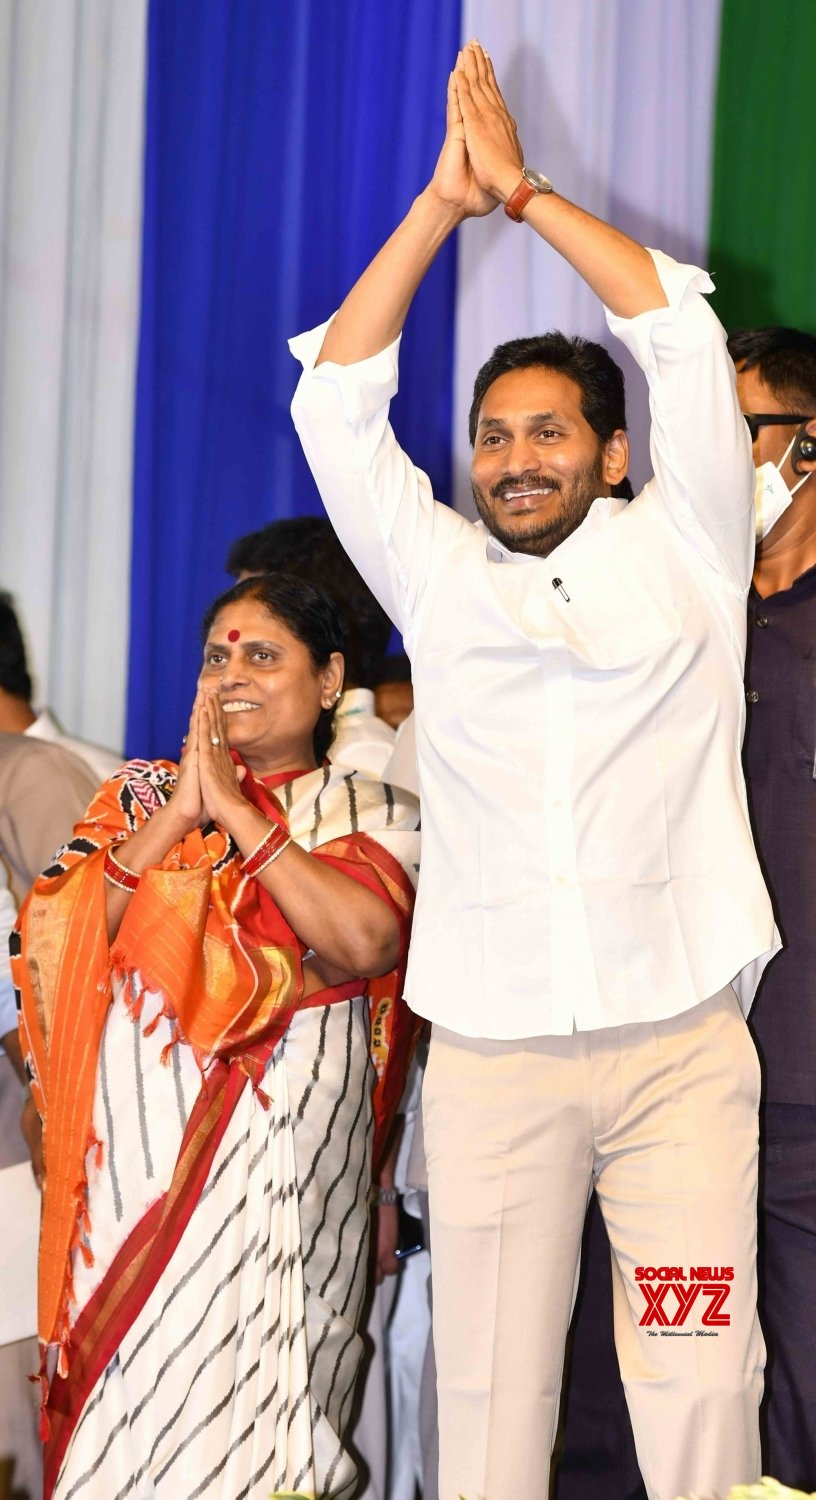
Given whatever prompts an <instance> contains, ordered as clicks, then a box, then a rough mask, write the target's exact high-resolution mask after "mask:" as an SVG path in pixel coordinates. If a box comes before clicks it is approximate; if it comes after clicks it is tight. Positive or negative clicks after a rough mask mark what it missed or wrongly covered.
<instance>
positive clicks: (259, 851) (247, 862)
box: [241, 823, 292, 875]
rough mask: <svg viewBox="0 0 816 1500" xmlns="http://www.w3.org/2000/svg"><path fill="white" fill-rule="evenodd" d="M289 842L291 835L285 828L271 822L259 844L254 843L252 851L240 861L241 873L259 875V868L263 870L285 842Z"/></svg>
mask: <svg viewBox="0 0 816 1500" xmlns="http://www.w3.org/2000/svg"><path fill="white" fill-rule="evenodd" d="M291 842H292V840H291V837H290V835H289V834H288V833H287V831H286V829H285V828H279V827H278V825H277V823H273V825H272V827H271V829H270V830H269V833H267V834H266V835H265V836H264V838H262V839H261V842H260V843H259V844H256V845H255V848H254V849H253V850H252V853H251V854H248V855H247V857H246V859H243V860H242V861H241V870H242V872H243V874H244V875H259V874H260V873H261V870H265V869H266V866H267V865H269V864H271V863H272V860H273V859H277V857H278V855H279V854H282V853H283V851H284V849H285V848H286V846H287V844H290V843H291Z"/></svg>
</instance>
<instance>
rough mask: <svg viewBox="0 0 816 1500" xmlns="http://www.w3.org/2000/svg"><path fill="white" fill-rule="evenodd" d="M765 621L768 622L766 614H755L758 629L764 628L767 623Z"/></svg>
mask: <svg viewBox="0 0 816 1500" xmlns="http://www.w3.org/2000/svg"><path fill="white" fill-rule="evenodd" d="M767 623H768V616H767V615H757V625H758V626H759V628H760V630H764V629H765V626H766V625H767Z"/></svg>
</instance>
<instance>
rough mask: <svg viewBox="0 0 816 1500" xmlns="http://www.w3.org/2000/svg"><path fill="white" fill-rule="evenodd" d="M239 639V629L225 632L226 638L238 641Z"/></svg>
mask: <svg viewBox="0 0 816 1500" xmlns="http://www.w3.org/2000/svg"><path fill="white" fill-rule="evenodd" d="M240 639H241V632H240V630H230V631H228V632H227V640H228V641H240Z"/></svg>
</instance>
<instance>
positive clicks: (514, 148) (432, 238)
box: [317, 42, 666, 365]
mask: <svg viewBox="0 0 816 1500" xmlns="http://www.w3.org/2000/svg"><path fill="white" fill-rule="evenodd" d="M523 165H524V157H523V153H522V150H521V146H520V144H519V139H518V135H517V133H516V122H515V120H514V119H513V118H512V116H511V114H510V111H509V110H508V108H507V105H506V104H505V102H504V99H503V98H502V94H501V91H500V89H499V86H498V83H497V82H496V75H495V73H494V71H493V64H492V62H491V61H490V59H489V58H488V57H487V56H486V55H485V53H484V52H483V50H482V48H481V47H480V46H479V43H478V42H469V43H468V45H467V47H465V48H464V49H463V50H462V51H461V52H460V53H459V56H458V58H457V60H456V67H455V69H454V71H453V72H452V73H451V75H450V77H449V79H448V96H447V130H446V135H445V142H444V145H443V147H442V151H441V153H440V156H439V160H438V162H437V164H436V169H435V171H434V175H433V177H432V179H431V181H430V183H429V184H428V186H427V188H426V189H425V190H424V192H422V193H420V195H419V197H418V198H416V199H415V200H414V203H413V204H412V206H411V208H410V210H409V212H408V214H407V216H406V218H405V219H403V221H402V223H401V224H400V226H399V228H398V229H397V230H396V231H395V232H394V234H392V236H391V238H390V239H389V240H388V241H387V242H386V244H385V245H384V246H383V248H382V250H381V251H380V252H379V254H378V255H377V256H376V257H375V259H374V260H373V261H372V262H371V264H370V265H369V266H368V267H367V269H366V270H365V271H364V272H363V275H362V276H361V277H360V279H359V281H358V282H357V283H356V284H355V286H354V287H353V288H352V290H351V291H350V293H349V295H348V296H347V297H346V300H345V301H344V303H343V305H342V307H341V308H340V310H339V312H338V313H337V315H336V317H335V318H334V319H333V321H332V324H331V326H330V328H329V330H328V333H327V334H326V338H325V340H324V342H323V347H322V349H321V351H320V354H319V356H318V360H317V363H318V364H320V363H322V362H323V361H324V360H332V361H333V362H334V363H335V364H339V365H349V364H355V363H357V362H358V361H359V360H362V359H367V358H369V356H371V355H372V354H378V353H379V352H380V350H381V349H384V348H386V347H387V346H388V345H389V344H390V343H392V342H393V341H394V339H395V338H396V337H397V335H398V334H399V332H400V331H401V329H402V326H403V323H404V322H405V318H406V316H407V313H408V309H409V308H410V306H411V302H412V300H413V297H414V293H415V292H416V290H417V287H418V286H419V284H420V282H421V281H422V278H423V276H424V275H425V273H426V271H427V270H428V268H429V267H430V265H431V264H432V262H433V260H434V259H435V257H436V255H437V253H438V251H439V250H440V249H441V247H442V245H443V244H444V242H445V240H446V239H447V238H448V236H449V235H450V234H451V233H452V232H453V230H454V229H456V228H457V226H458V225H459V224H460V223H461V222H462V221H463V219H466V218H475V217H480V216H481V215H484V214H489V213H490V212H491V211H492V210H493V209H494V208H496V207H497V205H498V204H499V203H500V202H506V201H507V199H508V198H509V197H510V196H511V194H512V193H513V192H514V191H515V189H516V188H517V187H518V184H519V181H520V179H521V170H522V166H523ZM523 217H524V218H525V220H526V221H527V223H528V224H529V225H530V227H531V228H532V229H534V230H535V231H536V233H538V234H540V235H541V237H542V239H545V240H547V242H548V243H549V244H550V245H552V247H553V249H554V250H557V251H558V252H559V254H560V255H563V256H564V258H565V259H566V260H568V261H569V262H570V264H571V265H573V266H574V267H575V269H576V271H578V273H579V275H581V276H583V278H584V280H585V281H586V282H587V283H588V285H589V286H591V287H592V290H593V291H594V292H596V293H597V295H598V296H599V297H600V299H601V301H602V302H604V303H605V304H606V306H607V307H609V308H610V309H611V311H612V312H613V313H616V314H618V316H620V317H624V318H632V317H635V316H636V314H637V313H640V312H647V311H649V310H651V309H652V308H656V307H665V305H666V297H665V295H664V292H663V289H662V287H661V285H660V280H659V278H658V275H657V272H656V271H655V267H654V262H653V261H652V258H651V256H650V255H649V253H648V251H647V250H644V248H643V246H642V245H639V244H637V242H636V241H635V240H632V239H630V238H629V236H628V235H625V234H622V233H621V231H620V230H618V229H613V228H612V226H611V225H610V224H605V223H604V222H603V221H602V220H601V219H596V218H594V217H593V215H592V214H588V213H586V212H585V211H584V210H583V209H581V208H577V207H576V206H575V204H573V203H569V202H568V201H567V199H565V198H561V197H560V196H559V195H558V194H557V193H547V194H537V195H536V196H535V197H533V198H532V199H531V200H530V202H529V204H528V205H527V206H526V208H525V209H524V211H523Z"/></svg>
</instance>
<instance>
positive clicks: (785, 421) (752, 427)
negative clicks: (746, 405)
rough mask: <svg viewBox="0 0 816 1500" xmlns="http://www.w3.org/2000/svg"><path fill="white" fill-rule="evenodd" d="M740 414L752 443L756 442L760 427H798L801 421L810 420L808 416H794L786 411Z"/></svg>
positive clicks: (745, 412)
mask: <svg viewBox="0 0 816 1500" xmlns="http://www.w3.org/2000/svg"><path fill="white" fill-rule="evenodd" d="M742 415H743V416H744V418H745V420H746V422H747V423H748V431H749V432H750V434H751V442H752V443H755V442H756V440H757V437H758V436H759V429H760V427H798V426H799V424H800V423H801V422H809V421H810V417H794V416H792V415H791V413H790V412H787V411H775V412H747V411H744V412H743V414H742Z"/></svg>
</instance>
